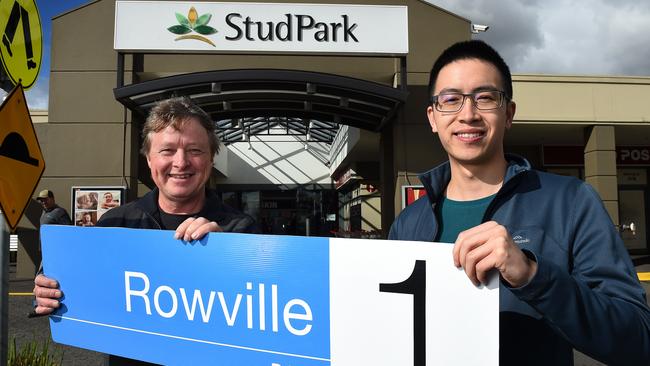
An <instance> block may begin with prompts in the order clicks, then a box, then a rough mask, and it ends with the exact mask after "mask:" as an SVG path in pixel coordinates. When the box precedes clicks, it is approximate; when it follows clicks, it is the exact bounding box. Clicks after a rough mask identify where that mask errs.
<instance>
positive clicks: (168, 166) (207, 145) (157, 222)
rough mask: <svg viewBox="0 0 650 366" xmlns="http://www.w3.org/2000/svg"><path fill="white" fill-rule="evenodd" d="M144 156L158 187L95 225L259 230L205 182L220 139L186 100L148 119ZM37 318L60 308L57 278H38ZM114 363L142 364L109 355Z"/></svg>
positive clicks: (168, 103) (185, 231) (180, 232)
mask: <svg viewBox="0 0 650 366" xmlns="http://www.w3.org/2000/svg"><path fill="white" fill-rule="evenodd" d="M142 136H143V138H144V141H143V144H142V149H141V153H142V154H143V155H144V156H145V157H146V159H147V164H148V165H149V169H150V170H151V178H152V179H153V181H154V183H155V185H156V188H155V189H153V190H152V191H151V192H149V193H147V194H146V195H144V196H143V197H142V198H140V199H138V200H137V201H134V202H131V203H128V204H126V205H124V206H121V207H117V208H114V209H112V210H110V211H108V212H107V213H105V214H104V215H103V216H102V217H101V219H100V220H99V222H98V223H97V226H108V227H126V228H136V229H161V230H175V231H176V233H175V238H176V239H182V240H185V241H190V240H197V239H201V238H202V237H204V236H205V235H206V234H207V233H209V232H218V231H227V232H239V233H256V232H258V227H257V224H256V223H255V220H254V219H253V218H252V217H250V216H249V215H246V214H243V213H241V212H239V211H236V210H234V209H232V208H230V207H228V206H226V205H225V204H223V203H222V202H221V201H220V199H219V198H218V196H217V194H216V192H214V191H212V190H210V189H207V188H206V184H207V182H208V179H209V178H210V174H211V172H212V165H213V160H214V156H215V155H216V154H217V153H218V152H219V139H218V137H217V135H216V134H215V128H214V124H213V122H212V120H211V118H210V117H209V116H208V114H207V113H205V112H204V111H203V110H202V109H201V108H199V107H198V106H196V105H194V104H193V103H192V101H191V100H190V99H188V98H174V99H169V100H165V101H162V102H160V103H158V104H157V105H156V106H155V107H154V108H153V109H152V110H151V112H150V114H149V117H148V118H147V120H146V122H145V124H144V127H143V131H142ZM34 282H35V287H34V295H35V296H36V307H35V308H34V312H35V313H36V314H38V315H46V314H50V313H51V312H52V311H54V310H55V309H57V308H58V307H59V306H60V302H59V299H60V298H61V296H62V295H63V294H62V293H61V291H60V290H59V284H58V282H57V281H56V280H54V279H51V278H48V277H46V276H44V275H42V274H40V275H38V276H37V277H36V279H35V280H34ZM109 364H110V365H136V364H139V365H142V364H143V363H141V362H139V361H133V360H128V359H124V358H121V357H116V356H109Z"/></svg>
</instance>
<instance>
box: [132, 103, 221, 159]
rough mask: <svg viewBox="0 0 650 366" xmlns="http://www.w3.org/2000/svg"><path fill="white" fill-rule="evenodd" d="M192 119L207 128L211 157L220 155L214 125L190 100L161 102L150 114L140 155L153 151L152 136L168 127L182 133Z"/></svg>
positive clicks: (143, 134) (144, 128)
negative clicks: (186, 123) (185, 125)
mask: <svg viewBox="0 0 650 366" xmlns="http://www.w3.org/2000/svg"><path fill="white" fill-rule="evenodd" d="M190 118H196V119H197V120H198V121H199V123H201V126H203V128H205V130H206V132H207V134H208V141H209V143H210V152H211V156H212V157H214V155H215V154H218V153H219V137H217V134H216V133H215V128H214V123H213V122H212V119H211V118H210V116H209V115H208V114H207V113H205V111H204V110H203V109H201V108H200V107H199V106H197V105H196V104H194V102H192V100H191V99H190V98H187V97H181V98H171V99H166V100H163V101H160V102H158V103H156V105H155V106H154V107H153V108H152V109H151V111H150V112H149V117H147V120H146V121H145V123H144V127H143V128H142V139H143V141H142V148H141V149H140V153H141V154H142V155H144V156H145V157H146V156H147V154H149V149H151V135H152V134H154V133H157V132H160V131H162V130H164V129H165V128H167V127H170V126H171V127H172V128H173V129H175V130H177V131H180V129H181V128H182V127H183V124H184V123H185V122H186V121H187V120H188V119H190Z"/></svg>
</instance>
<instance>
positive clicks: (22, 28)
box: [0, 0, 43, 89]
mask: <svg viewBox="0 0 650 366" xmlns="http://www.w3.org/2000/svg"><path fill="white" fill-rule="evenodd" d="M0 37H2V40H1V41H0V56H2V57H0V58H1V59H2V65H3V66H4V69H5V71H6V72H7V75H8V76H9V79H11V81H12V83H13V84H14V85H18V84H22V85H23V87H24V88H25V89H29V88H30V87H31V86H32V85H33V84H34V82H35V81H36V78H37V77H38V72H39V70H40V69H41V58H42V56H43V39H42V38H43V37H42V32H41V18H40V17H39V15H38V9H37V8H36V0H20V1H19V0H0Z"/></svg>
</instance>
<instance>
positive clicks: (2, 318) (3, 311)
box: [0, 211, 9, 366]
mask: <svg viewBox="0 0 650 366" xmlns="http://www.w3.org/2000/svg"><path fill="white" fill-rule="evenodd" d="M0 266H2V272H0V291H1V295H0V296H1V297H0V366H6V365H7V343H8V340H7V338H8V337H9V317H8V316H7V314H8V313H9V232H8V231H7V227H6V224H5V218H4V215H3V213H2V211H0Z"/></svg>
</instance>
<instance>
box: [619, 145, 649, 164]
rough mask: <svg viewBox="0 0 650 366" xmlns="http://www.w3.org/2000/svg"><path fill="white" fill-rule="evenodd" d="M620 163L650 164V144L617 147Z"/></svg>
mask: <svg viewBox="0 0 650 366" xmlns="http://www.w3.org/2000/svg"><path fill="white" fill-rule="evenodd" d="M616 163H617V164H618V165H650V146H618V147H616Z"/></svg>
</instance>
